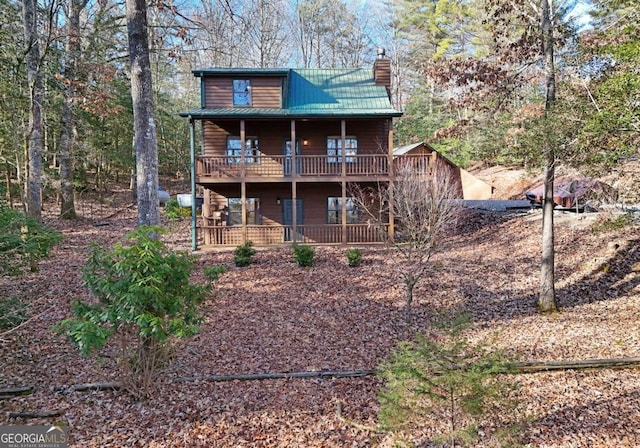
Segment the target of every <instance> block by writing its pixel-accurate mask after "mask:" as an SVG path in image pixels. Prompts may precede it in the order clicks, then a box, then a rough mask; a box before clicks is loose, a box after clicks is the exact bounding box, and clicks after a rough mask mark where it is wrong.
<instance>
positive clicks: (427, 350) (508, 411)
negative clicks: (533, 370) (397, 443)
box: [379, 315, 518, 447]
mask: <svg viewBox="0 0 640 448" xmlns="http://www.w3.org/2000/svg"><path fill="white" fill-rule="evenodd" d="M467 323H468V318H467V317H466V316H465V315H457V316H455V317H453V318H451V319H450V320H447V321H445V323H444V324H443V325H441V326H440V327H441V332H440V333H441V334H440V335H439V337H438V338H437V340H436V339H431V338H428V337H426V336H422V335H418V336H417V338H416V340H415V341H412V342H402V343H400V345H399V348H398V349H397V350H396V351H394V353H393V354H392V356H391V359H390V360H389V361H388V362H386V363H384V364H382V365H381V366H380V372H381V373H380V376H381V377H382V378H383V379H384V380H385V381H386V386H385V388H384V389H383V390H382V392H381V393H380V397H379V398H380V411H379V418H380V421H381V424H382V427H383V429H385V430H392V431H399V433H404V434H405V435H407V434H411V433H414V434H420V433H422V434H424V433H425V432H428V433H431V434H437V435H436V436H435V437H433V438H432V439H431V442H435V443H436V444H437V446H444V447H449V446H477V445H478V444H479V443H478V442H479V440H478V439H479V438H481V437H482V441H485V442H486V441H487V439H488V438H493V439H501V442H503V443H508V444H509V446H514V445H516V444H517V440H516V439H517V437H518V435H517V433H518V428H516V427H515V426H516V425H515V424H514V422H509V421H508V420H509V419H510V418H512V417H511V416H512V415H513V410H514V406H515V405H516V403H515V400H512V399H511V398H510V397H511V395H510V391H511V390H513V389H514V388H515V385H514V384H512V383H511V382H510V381H509V380H508V377H506V376H505V375H501V374H505V373H508V372H509V366H510V362H509V360H508V359H507V358H506V356H505V355H504V354H503V353H502V352H500V351H492V350H490V349H489V348H488V347H487V346H486V345H484V344H472V343H470V342H468V341H467V339H466V338H465V337H464V336H463V334H462V329H463V328H464V327H465V326H466V325H467ZM425 426H428V429H427V428H425ZM481 426H483V427H485V428H490V427H493V428H496V431H495V432H494V433H493V434H482V433H481V432H479V431H478V428H479V427H481ZM507 439H509V440H507ZM420 442H421V443H418V444H417V445H420V446H422V442H424V441H423V440H422V441H420ZM429 446H431V445H429Z"/></svg>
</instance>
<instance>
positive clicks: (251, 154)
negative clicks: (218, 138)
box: [227, 137, 260, 165]
mask: <svg viewBox="0 0 640 448" xmlns="http://www.w3.org/2000/svg"><path fill="white" fill-rule="evenodd" d="M259 155H260V151H259V149H258V138H257V137H247V139H246V140H245V143H244V162H245V163H260V157H259ZM241 162H242V143H241V142H240V137H227V163H228V164H230V165H231V164H237V163H241Z"/></svg>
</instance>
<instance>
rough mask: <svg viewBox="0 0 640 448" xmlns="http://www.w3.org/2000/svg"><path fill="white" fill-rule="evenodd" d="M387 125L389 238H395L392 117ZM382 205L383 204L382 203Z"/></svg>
mask: <svg viewBox="0 0 640 448" xmlns="http://www.w3.org/2000/svg"><path fill="white" fill-rule="evenodd" d="M387 127H388V129H389V131H388V132H389V133H388V136H387V146H388V154H389V159H388V161H387V164H388V166H389V195H388V199H389V235H388V236H389V239H390V240H393V237H394V235H395V228H394V218H395V217H394V214H393V209H394V207H393V180H394V176H395V172H394V171H395V170H394V166H393V121H392V119H391V118H389V120H388V122H387ZM380 205H381V206H382V204H380Z"/></svg>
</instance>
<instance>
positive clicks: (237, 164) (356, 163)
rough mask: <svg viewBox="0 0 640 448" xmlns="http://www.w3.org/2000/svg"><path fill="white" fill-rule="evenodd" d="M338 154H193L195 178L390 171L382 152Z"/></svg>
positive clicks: (326, 175) (371, 174)
mask: <svg viewBox="0 0 640 448" xmlns="http://www.w3.org/2000/svg"><path fill="white" fill-rule="evenodd" d="M345 159H346V160H345V163H344V173H343V163H342V159H341V157H340V156H327V155H301V156H297V157H296V158H295V161H294V159H293V158H292V157H290V156H284V155H265V154H260V155H257V156H247V157H245V161H244V164H242V161H241V159H240V158H239V157H230V156H199V157H196V180H197V182H207V181H216V180H218V181H219V180H226V181H229V180H234V179H241V178H264V179H268V178H269V179H273V178H282V179H286V178H290V177H294V176H295V177H309V178H311V177H319V178H329V177H342V176H343V175H344V176H346V177H352V178H353V177H358V176H359V177H376V176H388V175H389V159H388V156H387V155H384V154H358V155H346V156H345Z"/></svg>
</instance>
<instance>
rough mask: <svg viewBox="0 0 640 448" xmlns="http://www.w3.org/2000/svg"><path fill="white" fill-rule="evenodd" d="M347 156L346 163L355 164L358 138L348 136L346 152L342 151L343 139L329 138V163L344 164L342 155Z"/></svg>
mask: <svg viewBox="0 0 640 448" xmlns="http://www.w3.org/2000/svg"><path fill="white" fill-rule="evenodd" d="M343 154H344V156H345V162H347V163H354V162H355V161H356V155H357V154H358V138H357V137H355V136H347V137H346V138H345V139H344V151H343V150H342V138H340V137H339V136H338V137H336V136H329V137H327V162H329V163H342V155H343Z"/></svg>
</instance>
